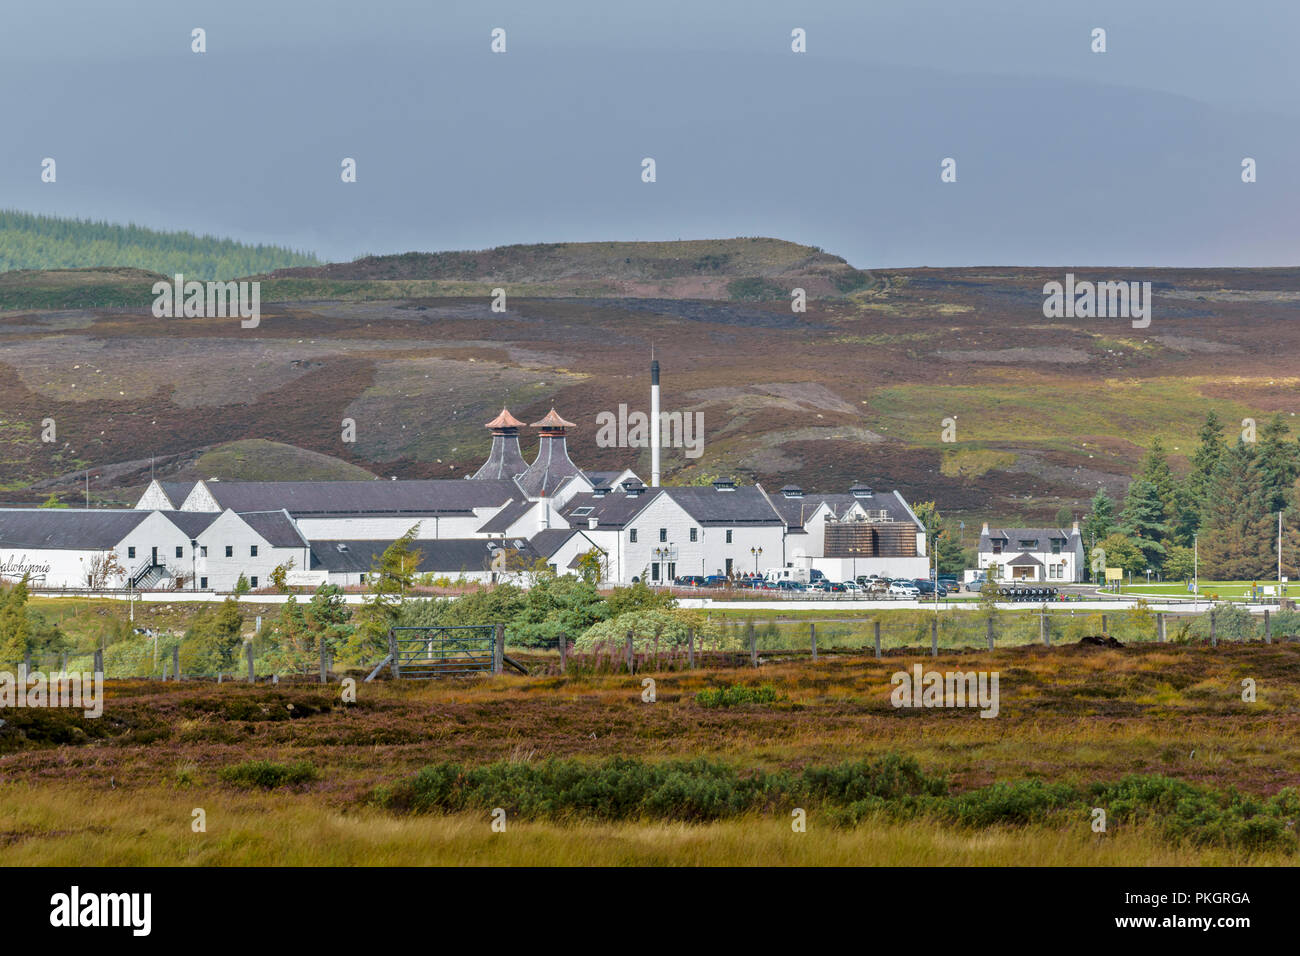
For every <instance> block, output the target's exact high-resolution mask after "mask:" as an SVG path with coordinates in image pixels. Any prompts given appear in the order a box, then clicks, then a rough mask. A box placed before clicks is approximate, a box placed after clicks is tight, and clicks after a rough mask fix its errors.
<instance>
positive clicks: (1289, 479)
mask: <svg viewBox="0 0 1300 956" xmlns="http://www.w3.org/2000/svg"><path fill="white" fill-rule="evenodd" d="M1290 433H1291V429H1290V428H1289V427H1288V426H1287V423H1286V422H1285V421H1284V420H1283V418H1282V416H1281V414H1277V415H1274V416H1273V418H1272V419H1271V420H1270V421H1269V422H1268V423H1267V424H1266V425H1264V427H1263V428H1261V429H1260V432H1259V439H1260V440H1259V450H1258V451H1257V452H1256V454H1255V466H1256V467H1257V468H1258V469H1259V473H1260V479H1261V481H1262V482H1263V485H1264V494H1265V497H1266V500H1267V503H1268V510H1269V511H1271V512H1272V513H1273V514H1277V513H1278V512H1279V511H1285V510H1286V509H1287V508H1288V507H1290V505H1291V485H1292V484H1293V483H1294V482H1295V480H1296V477H1297V476H1298V475H1300V460H1298V459H1297V452H1300V446H1297V445H1296V443H1295V442H1292V441H1289V440H1288V436H1289V435H1290Z"/></svg>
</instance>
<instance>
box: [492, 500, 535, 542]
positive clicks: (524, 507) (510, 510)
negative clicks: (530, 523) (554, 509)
mask: <svg viewBox="0 0 1300 956" xmlns="http://www.w3.org/2000/svg"><path fill="white" fill-rule="evenodd" d="M535 504H537V502H535V501H529V500H528V499H527V498H520V499H519V500H518V501H512V502H510V504H508V505H506V506H505V507H504V508H502V509H501V510H500V511H498V512H497V513H496V514H495V515H493V516H492V517H491V518H490V519H488V521H487V523H486V524H485V525H483V527H481V528H479V529H478V531H479V534H505V533H506V532H507V531H509V530H510V526H511V525H512V524H514V523H515V522H516V521H518V520H519V519H520V518H522V517H523V516H524V515H526V514H528V511H529V509H530V508H532V507H533V506H534V505H535Z"/></svg>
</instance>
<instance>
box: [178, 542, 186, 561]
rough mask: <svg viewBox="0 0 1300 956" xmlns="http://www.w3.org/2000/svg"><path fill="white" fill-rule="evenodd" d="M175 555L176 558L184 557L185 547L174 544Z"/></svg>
mask: <svg viewBox="0 0 1300 956" xmlns="http://www.w3.org/2000/svg"><path fill="white" fill-rule="evenodd" d="M176 557H178V558H183V557H185V549H184V548H182V547H181V546H180V545H179V544H178V545H176Z"/></svg>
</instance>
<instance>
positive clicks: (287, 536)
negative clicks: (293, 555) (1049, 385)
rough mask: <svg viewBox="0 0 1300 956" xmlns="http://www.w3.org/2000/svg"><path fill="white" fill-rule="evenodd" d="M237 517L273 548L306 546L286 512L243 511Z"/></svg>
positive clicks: (300, 533) (305, 541)
mask: <svg viewBox="0 0 1300 956" xmlns="http://www.w3.org/2000/svg"><path fill="white" fill-rule="evenodd" d="M239 517H241V518H243V519H244V521H245V522H246V523H247V524H248V526H249V527H250V528H252V529H253V530H254V531H256V532H257V533H258V534H260V535H261V536H262V540H263V541H265V542H266V543H267V544H269V545H270V546H271V547H273V548H302V547H305V546H306V544H307V540H306V539H305V538H304V537H303V536H302V532H300V531H299V530H298V526H297V525H296V524H294V522H293V519H292V518H290V517H289V513H288V512H287V511H284V510H281V511H244V512H241V513H240V515H239Z"/></svg>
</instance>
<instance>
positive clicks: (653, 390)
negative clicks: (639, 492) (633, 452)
mask: <svg viewBox="0 0 1300 956" xmlns="http://www.w3.org/2000/svg"><path fill="white" fill-rule="evenodd" d="M650 487H651V488H658V487H659V362H658V360H657V359H651V360H650Z"/></svg>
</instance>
